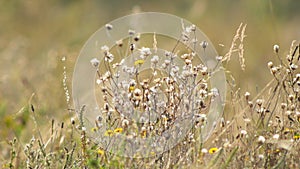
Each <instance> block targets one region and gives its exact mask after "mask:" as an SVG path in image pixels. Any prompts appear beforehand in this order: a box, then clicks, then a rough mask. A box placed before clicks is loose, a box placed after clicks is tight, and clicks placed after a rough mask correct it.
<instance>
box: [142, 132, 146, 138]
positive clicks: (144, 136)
mask: <svg viewBox="0 0 300 169" xmlns="http://www.w3.org/2000/svg"><path fill="white" fill-rule="evenodd" d="M146 136H147V131H146V130H143V131H142V132H141V137H142V138H146Z"/></svg>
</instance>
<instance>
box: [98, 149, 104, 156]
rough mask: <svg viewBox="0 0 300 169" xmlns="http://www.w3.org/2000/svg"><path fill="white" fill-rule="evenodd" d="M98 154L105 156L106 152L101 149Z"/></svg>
mask: <svg viewBox="0 0 300 169" xmlns="http://www.w3.org/2000/svg"><path fill="white" fill-rule="evenodd" d="M97 153H98V154H99V155H100V156H103V155H104V150H102V149H101V148H99V149H98V151H97Z"/></svg>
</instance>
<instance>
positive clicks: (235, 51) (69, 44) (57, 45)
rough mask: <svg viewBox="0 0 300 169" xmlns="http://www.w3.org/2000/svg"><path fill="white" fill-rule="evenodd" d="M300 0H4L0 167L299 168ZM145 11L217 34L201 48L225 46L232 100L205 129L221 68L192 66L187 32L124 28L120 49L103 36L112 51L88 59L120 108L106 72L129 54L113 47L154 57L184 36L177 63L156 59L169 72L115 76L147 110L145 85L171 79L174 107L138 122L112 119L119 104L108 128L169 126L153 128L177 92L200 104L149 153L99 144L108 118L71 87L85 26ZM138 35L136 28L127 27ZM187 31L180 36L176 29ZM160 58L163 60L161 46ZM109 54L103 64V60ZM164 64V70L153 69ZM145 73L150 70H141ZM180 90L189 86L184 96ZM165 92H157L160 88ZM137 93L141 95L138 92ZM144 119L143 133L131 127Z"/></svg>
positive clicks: (122, 131)
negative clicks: (91, 115)
mask: <svg viewBox="0 0 300 169" xmlns="http://www.w3.org/2000/svg"><path fill="white" fill-rule="evenodd" d="M299 9H300V1H296V0H285V1H281V0H251V1H250V0H245V1H236V0H226V1H217V0H187V1H180V0H173V1H169V0H166V1H159V0H153V1H144V0H139V1H138V0H131V1H108V0H99V1H71V0H53V1H38V0H28V1H21V0H10V1H8V0H1V1H0V136H1V138H0V165H1V167H2V168H299V167H300V154H299V152H300V145H299V143H300V142H299V141H300V93H299V91H300V71H299V70H300V68H299V66H300V23H299V19H300V11H299ZM141 12H162V13H169V14H172V15H176V16H178V17H180V18H184V19H186V20H188V21H190V22H191V23H193V24H194V25H195V26H196V27H198V28H199V29H201V30H202V31H203V32H204V33H205V34H206V36H207V37H208V38H209V39H210V41H211V44H210V43H209V44H205V41H203V42H201V43H200V42H199V44H200V45H198V46H199V47H202V48H203V51H205V49H206V48H210V47H211V46H214V47H215V49H216V51H217V53H218V55H217V58H216V60H217V61H218V62H217V66H216V67H217V68H218V70H222V71H223V72H224V75H225V77H226V81H224V85H225V86H226V88H227V90H226V93H225V95H226V100H223V101H224V105H222V106H225V107H224V111H222V112H221V115H220V118H217V119H218V121H217V123H216V124H215V125H216V127H215V130H214V131H213V132H212V133H210V134H211V135H210V137H208V139H207V140H205V141H203V139H202V136H201V134H202V133H203V132H204V131H202V130H201V129H203V128H202V125H203V126H205V123H206V120H208V121H209V119H206V114H205V113H207V112H208V111H209V110H207V108H209V106H210V104H212V102H211V101H210V99H213V98H214V95H215V94H214V90H213V89H212V88H210V83H206V81H209V80H210V79H211V75H212V74H213V73H214V69H213V70H210V69H209V71H207V68H206V67H205V66H203V65H201V64H199V65H201V66H200V67H195V68H193V67H192V65H193V66H194V65H195V63H196V62H197V63H198V62H199V60H198V61H197V60H196V59H194V60H193V57H194V55H193V53H192V52H191V51H190V50H188V49H186V48H185V47H184V45H186V44H185V42H182V44H179V45H178V44H177V43H174V44H173V43H172V44H171V43H169V41H168V39H165V37H159V36H158V35H157V37H156V35H154V36H153V35H141V37H140V36H139V34H138V33H135V32H133V33H132V37H129V38H128V39H125V40H124V44H129V46H126V45H124V46H123V48H125V49H118V46H119V47H122V45H123V41H122V45H120V44H121V42H118V43H116V44H117V45H116V46H115V47H113V48H112V49H110V50H107V49H106V48H105V47H104V46H102V47H101V48H99V53H100V52H104V55H105V57H106V58H105V61H103V62H99V63H98V62H97V60H91V63H92V64H91V68H93V66H95V67H96V69H97V73H98V75H99V77H97V78H99V79H101V81H100V80H99V84H100V85H99V86H100V87H99V90H98V91H96V92H98V93H100V94H99V96H101V97H99V98H101V99H102V98H103V100H101V99H100V101H99V102H100V104H104V108H103V109H101V111H105V110H106V109H105V106H106V107H107V111H108V112H110V111H111V108H112V109H113V110H112V111H113V112H117V113H120V112H121V111H122V109H120V108H119V107H117V106H116V107H113V106H111V103H112V102H114V103H115V102H116V96H115V95H113V94H114V88H112V87H111V86H107V83H109V82H106V80H108V81H110V83H109V84H110V85H111V83H112V82H113V83H115V80H116V79H114V78H113V77H112V76H111V75H105V73H106V71H108V70H109V71H111V69H112V68H113V67H114V66H113V64H117V62H121V58H118V57H115V58H114V59H115V60H114V61H113V59H111V58H110V57H109V56H111V55H109V54H113V55H117V53H118V52H119V53H120V51H121V53H122V52H123V53H127V54H128V52H129V53H130V52H132V55H134V52H133V51H137V52H140V53H141V55H143V56H145V57H148V55H149V57H150V56H151V57H152V54H153V53H155V52H154V51H157V49H156V47H157V46H156V45H158V47H162V46H163V45H162V43H160V41H162V42H165V43H166V44H167V45H166V46H164V47H166V48H168V47H170V46H171V47H170V49H172V47H174V46H176V47H174V48H173V49H175V48H176V50H178V52H177V51H176V50H173V51H171V50H170V49H169V50H170V53H169V54H165V55H166V58H167V57H169V56H170V58H171V61H168V62H167V61H165V65H164V66H165V67H166V68H165V70H166V72H167V74H168V75H165V74H163V73H162V72H160V71H158V74H159V75H158V76H160V77H161V79H162V82H158V81H156V79H154V80H153V79H152V78H150V80H149V79H146V80H145V79H144V81H140V82H141V83H140V82H139V80H138V75H136V77H135V76H133V77H134V78H133V79H135V80H133V81H134V82H132V81H128V84H127V86H126V85H125V87H124V91H123V90H122V89H123V87H122V86H121V87H120V86H119V85H116V86H117V88H118V90H117V91H118V92H120V93H122V92H123V93H125V94H126V97H127V94H128V97H129V103H128V104H129V105H131V103H132V105H133V110H134V111H136V110H138V111H137V112H140V111H141V112H144V111H146V110H147V109H146V108H144V107H143V106H145V107H147V105H146V104H148V102H146V101H149V100H150V102H151V98H150V97H149V100H147V96H148V95H146V94H145V93H147V92H150V93H156V90H155V91H154V90H152V89H151V87H153V86H154V85H158V86H159V87H160V86H162V87H161V88H160V89H161V90H162V92H163V91H165V93H163V94H165V95H164V96H165V97H167V99H168V101H166V104H165V105H164V106H166V107H167V108H162V109H161V110H163V111H158V114H159V118H158V119H159V120H158V121H159V124H157V125H152V124H151V125H150V122H149V124H147V125H146V123H145V124H144V123H143V124H142V125H141V124H137V125H135V124H134V123H135V122H127V120H126V118H125V119H124V117H123V116H122V117H116V118H115V116H117V115H116V114H112V117H113V118H115V119H116V120H115V122H111V121H109V120H110V118H111V116H109V118H108V117H103V119H105V120H106V123H108V124H109V126H110V127H113V128H112V129H111V128H105V129H103V130H104V132H105V136H103V137H105V138H113V137H118V136H121V135H122V136H127V137H130V138H131V137H141V138H142V139H143V138H147V137H149V136H150V135H151V134H154V133H152V132H154V131H155V132H156V133H159V132H160V130H156V129H153V128H169V127H170V126H171V124H172V122H173V121H172V120H174V121H176V117H177V116H176V115H173V114H172V111H171V110H169V109H168V108H170V107H171V109H172V110H173V111H174V109H176V110H177V108H178V107H176V104H178V105H179V109H178V111H179V112H180V110H181V109H183V110H185V109H188V108H186V107H188V106H185V104H183V103H182V102H184V100H185V99H186V100H189V101H186V102H191V103H190V104H191V105H192V106H194V105H195V106H198V107H200V108H199V112H201V113H200V115H199V117H200V120H199V119H196V120H195V121H193V123H191V125H192V127H191V130H189V131H188V133H187V134H186V135H185V136H184V137H183V139H182V140H181V141H178V143H177V144H176V145H174V147H172V148H170V149H168V150H166V151H164V152H163V153H159V154H156V153H155V152H149V155H147V157H144V156H143V155H141V154H134V155H131V156H126V155H124V154H122V152H118V153H115V152H111V151H109V150H108V149H107V148H105V147H103V146H102V145H101V144H100V142H101V137H100V136H99V137H97V139H96V138H95V137H94V136H95V135H97V134H98V133H99V132H100V131H102V128H101V126H102V124H101V125H100V123H102V122H101V120H102V121H105V120H103V119H102V118H101V119H100V120H99V119H97V120H99V125H98V123H97V122H95V123H96V126H95V127H93V126H88V125H87V123H86V122H85V120H84V116H85V115H86V110H85V105H80V106H79V107H76V106H75V104H76V100H75V101H74V100H73V94H74V93H72V89H73V87H74V84H72V80H73V78H74V77H75V74H74V69H75V68H76V67H75V65H76V63H77V62H78V61H77V58H78V56H79V55H80V51H81V49H82V48H83V46H84V44H85V42H86V41H87V40H88V38H89V37H90V36H91V35H92V34H93V33H94V32H95V31H97V30H98V29H99V28H100V27H103V26H105V25H106V29H107V31H110V29H113V30H114V29H115V27H114V28H111V27H110V25H107V24H108V23H110V22H111V21H113V20H114V19H117V18H120V17H122V16H126V15H129V14H137V13H141ZM161 24H162V25H163V24H165V23H161ZM185 26H186V27H184V26H183V33H188V34H189V33H191V35H192V33H193V31H195V30H194V27H192V26H191V27H188V25H185ZM170 29H171V28H170ZM180 29H181V27H180ZM129 35H130V36H131V32H130V31H129ZM130 38H132V39H130ZM156 38H157V39H156ZM180 38H182V37H178V39H180ZM186 38H187V40H186V43H188V42H189V40H191V39H189V38H190V37H189V36H188V35H187V36H186ZM99 40H100V41H101V39H99ZM156 40H157V41H158V43H157V44H156ZM173 40H174V39H173ZM131 41H132V42H134V43H135V42H136V44H137V45H136V47H137V48H136V49H135V48H133V47H132V45H130V43H132V42H131ZM178 41H179V40H178ZM183 41H184V40H183ZM175 42H176V39H175ZM170 44H171V45H170ZM146 45H150V47H153V48H154V49H151V51H149V50H148V48H144V47H142V46H145V47H146ZM160 45H162V46H160ZM168 45H170V46H168ZM207 45H208V46H207ZM148 47H149V46H148ZM176 52H177V53H176ZM189 52H190V53H189ZM177 54H178V57H179V58H181V59H182V60H183V61H184V63H185V66H183V67H182V68H181V67H180V71H181V70H185V69H187V70H188V68H187V67H189V66H190V69H191V70H192V69H193V71H192V72H191V74H193V73H195V79H192V77H191V76H190V75H186V77H183V75H172V73H174V72H172V71H175V70H173V68H175V65H173V67H171V66H170V69H168V65H169V64H170V65H172V64H173V62H172V61H173V60H172V59H173V58H172V56H175V55H177ZM185 54H186V55H185ZM121 56H123V55H121ZM192 56H193V57H192ZM195 58H196V57H195ZM149 61H150V60H149ZM106 62H107V63H106ZM144 62H145V64H146V63H147V62H146V59H145V60H135V61H134V63H133V65H134V67H135V68H136V67H140V66H142V65H143V64H144ZM151 63H152V64H153V63H154V66H155V64H156V60H155V57H154V56H153V58H152V59H151ZM99 64H100V67H99V72H98V66H99ZM149 64H150V62H149ZM159 64H160V63H159ZM166 64H167V65H166ZM101 65H102V66H103V65H105V66H104V67H105V69H104V67H101ZM96 69H95V70H96ZM152 70H155V69H152ZM178 70H179V68H178ZM180 71H179V72H180ZM129 74H130V72H129ZM156 74H157V72H155V75H154V76H156ZM175 74H176V72H175ZM139 75H140V76H144V75H143V74H142V73H141V74H139ZM128 76H130V77H131V75H128ZM196 76H197V78H196ZM171 77H172V78H171ZM174 77H177V78H174ZM147 80H149V81H147ZM185 80H187V81H185ZM193 80H194V81H195V80H199V83H197V84H195V83H194V82H193ZM135 81H137V83H136V82H135ZM174 81H175V82H174ZM177 81H178V83H177ZM180 81H181V83H180ZM83 83H84V82H83ZM96 83H97V84H98V81H96ZM148 83H149V86H147V85H148ZM174 83H175V85H173V84H174ZM185 83H191V84H192V85H193V84H195V90H196V92H195V93H193V92H192V93H193V94H194V95H193V96H195V97H196V98H194V99H191V98H190V97H187V98H185V94H186V95H189V94H190V93H189V86H188V85H187V86H185ZM128 85H129V86H128ZM182 86H184V87H182ZM148 88H149V89H148ZM139 89H141V90H142V93H143V94H142V96H143V97H142V99H141V98H140V97H139V95H140V92H141V90H139ZM193 89H194V88H193ZM199 91H200V94H199ZM127 92H128V93H127ZM176 92H178V93H176ZM184 92H186V93H184ZM181 93H183V94H182V95H183V96H182V97H179V95H181ZM170 95H172V98H171V96H170ZM144 96H145V97H146V99H145V98H144ZM156 96H159V95H155V94H154V95H153V96H151V97H154V98H155V97H156ZM131 97H132V98H131ZM198 97H200V98H201V99H200V101H199V100H198V99H197V98H198ZM224 97H225V96H224ZM158 98H159V97H158ZM136 99H140V100H138V101H139V102H137V101H136ZM172 99H173V101H170V100H172ZM154 100H155V99H154ZM181 100H182V102H181ZM198 102H199V103H198ZM181 103H182V107H180V105H181ZM184 103H185V102H184ZM132 105H131V106H132ZM149 105H150V104H149ZM151 105H152V106H153V105H154V106H153V107H155V108H153V107H152V108H151V109H155V111H156V106H159V104H158V103H155V104H154V103H152V104H151ZM199 105H200V106H199ZM101 106H102V105H101ZM172 106H173V107H172ZM149 107H151V106H149ZM180 108H181V109H180ZM222 109H223V107H222ZM126 110H127V109H126ZM126 110H125V107H124V112H128V111H126ZM130 110H131V108H130ZM157 110H160V109H159V108H157ZM160 113H161V115H160ZM120 114H122V113H120ZM174 114H175V113H174ZM149 116H150V115H149ZM106 118H108V119H109V120H107V119H106ZM108 121H109V122H108ZM194 122H195V125H194ZM116 123H117V124H116ZM143 125H144V126H143ZM169 125H170V126H169ZM151 127H152V128H151ZM135 131H137V132H136V134H132V133H135ZM201 132H202V133H201ZM91 133H92V134H91ZM92 136H93V137H92ZM99 140H100V141H99ZM103 140H105V139H103ZM123 153H124V152H123Z"/></svg>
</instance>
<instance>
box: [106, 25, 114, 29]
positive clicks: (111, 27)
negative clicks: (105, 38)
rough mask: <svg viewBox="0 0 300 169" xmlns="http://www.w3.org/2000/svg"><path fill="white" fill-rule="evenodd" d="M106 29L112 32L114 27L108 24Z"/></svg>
mask: <svg viewBox="0 0 300 169" xmlns="http://www.w3.org/2000/svg"><path fill="white" fill-rule="evenodd" d="M105 27H106V29H107V30H112V29H113V26H112V25H111V24H106V25H105Z"/></svg>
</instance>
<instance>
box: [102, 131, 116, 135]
mask: <svg viewBox="0 0 300 169" xmlns="http://www.w3.org/2000/svg"><path fill="white" fill-rule="evenodd" d="M112 135H114V131H112V130H106V132H105V133H104V136H112Z"/></svg>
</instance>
